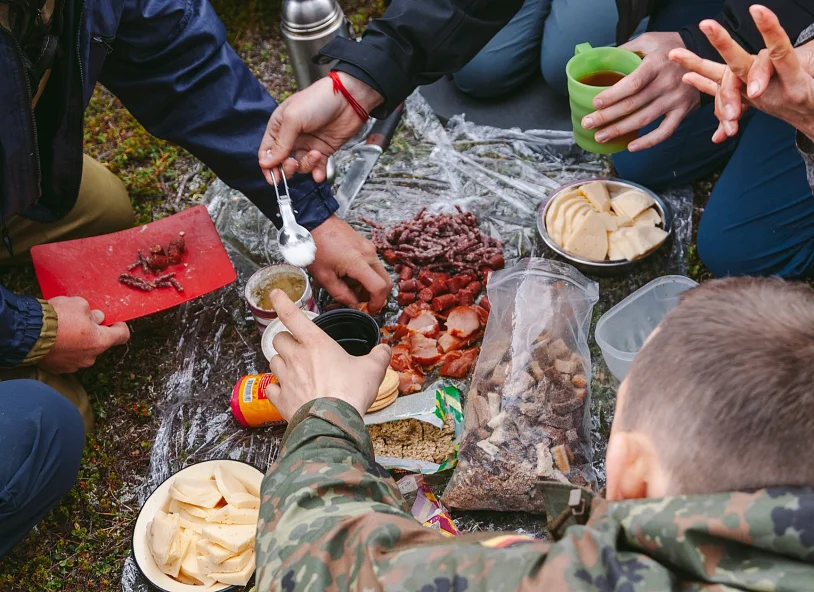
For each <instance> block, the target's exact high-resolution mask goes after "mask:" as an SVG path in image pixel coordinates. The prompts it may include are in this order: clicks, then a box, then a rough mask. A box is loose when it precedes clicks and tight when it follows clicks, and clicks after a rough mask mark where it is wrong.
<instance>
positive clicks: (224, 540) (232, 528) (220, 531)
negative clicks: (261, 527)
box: [203, 524, 257, 553]
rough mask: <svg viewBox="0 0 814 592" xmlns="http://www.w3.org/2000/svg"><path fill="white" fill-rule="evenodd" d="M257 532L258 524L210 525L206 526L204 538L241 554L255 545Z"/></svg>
mask: <svg viewBox="0 0 814 592" xmlns="http://www.w3.org/2000/svg"><path fill="white" fill-rule="evenodd" d="M256 532H257V525H256V524H230V525H225V524H210V525H207V526H204V528H203V538H205V539H208V540H210V541H212V542H213V543H217V544H218V545H220V546H221V547H225V548H226V549H229V550H230V551H232V552H234V553H240V552H241V551H243V550H244V549H248V548H249V546H250V545H252V544H254V535H255V533H256Z"/></svg>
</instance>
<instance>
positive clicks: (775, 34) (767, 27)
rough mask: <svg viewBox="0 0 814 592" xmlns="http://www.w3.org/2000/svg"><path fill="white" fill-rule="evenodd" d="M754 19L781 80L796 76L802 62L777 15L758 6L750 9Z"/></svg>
mask: <svg viewBox="0 0 814 592" xmlns="http://www.w3.org/2000/svg"><path fill="white" fill-rule="evenodd" d="M749 12H750V13H751V14H752V18H753V19H755V25H757V28H758V30H759V31H760V34H761V35H763V40H764V41H765V42H766V49H768V50H769V58H770V59H771V61H772V64H773V65H774V69H775V70H776V71H777V75H778V76H779V77H780V78H784V77H785V78H789V77H791V76H795V75H796V74H798V73H799V70H800V60H798V59H797V53H796V52H795V51H794V47H793V46H792V44H791V40H790V39H789V36H788V35H787V34H786V31H784V30H783V27H781V26H780V21H778V20H777V17H776V16H775V14H774V13H773V12H772V11H771V10H769V9H768V8H766V7H765V6H760V5H759V4H756V5H754V6H752V7H750V8H749Z"/></svg>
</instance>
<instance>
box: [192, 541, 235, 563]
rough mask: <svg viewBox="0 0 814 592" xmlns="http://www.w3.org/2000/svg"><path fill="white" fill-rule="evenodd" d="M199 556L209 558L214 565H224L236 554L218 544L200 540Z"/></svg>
mask: <svg viewBox="0 0 814 592" xmlns="http://www.w3.org/2000/svg"><path fill="white" fill-rule="evenodd" d="M197 548H198V555H203V556H204V557H207V558H208V559H209V560H210V561H211V562H212V563H223V562H224V561H226V560H227V559H229V557H233V556H234V554H235V552H234V551H230V550H229V549H227V548H226V547H221V546H220V545H218V544H217V543H213V542H212V541H208V540H206V539H200V540H199V541H198V544H197Z"/></svg>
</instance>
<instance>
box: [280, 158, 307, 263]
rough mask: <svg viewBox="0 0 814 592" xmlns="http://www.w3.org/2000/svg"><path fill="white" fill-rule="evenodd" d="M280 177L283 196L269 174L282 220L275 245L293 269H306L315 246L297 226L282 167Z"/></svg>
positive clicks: (305, 230) (302, 229) (305, 231)
mask: <svg viewBox="0 0 814 592" xmlns="http://www.w3.org/2000/svg"><path fill="white" fill-rule="evenodd" d="M280 176H281V177H282V179H283V186H284V187H285V194H284V195H280V190H279V188H278V187H277V179H275V178H274V171H272V172H271V177H272V179H273V180H274V192H275V193H276V194H277V205H278V206H279V209H280V216H281V217H282V219H283V227H282V228H281V229H280V231H279V232H278V233H277V244H278V245H279V246H280V253H281V254H282V255H283V259H285V260H286V261H287V262H288V263H290V264H291V265H294V266H295V267H308V266H309V265H311V264H312V263H313V262H314V259H315V258H316V254H317V245H316V243H315V242H314V237H313V236H311V233H310V232H308V230H307V229H305V228H303V227H302V226H300V225H299V224H297V219H296V218H295V217H294V212H293V210H292V209H291V196H290V195H289V193H288V181H286V178H285V173H284V172H283V167H280Z"/></svg>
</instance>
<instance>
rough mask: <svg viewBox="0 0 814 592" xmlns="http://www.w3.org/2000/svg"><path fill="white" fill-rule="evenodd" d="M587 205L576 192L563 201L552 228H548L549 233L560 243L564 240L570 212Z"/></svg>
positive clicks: (553, 220)
mask: <svg viewBox="0 0 814 592" xmlns="http://www.w3.org/2000/svg"><path fill="white" fill-rule="evenodd" d="M585 205H587V204H586V203H585V200H584V199H583V198H582V197H580V196H578V195H576V194H575V195H573V196H571V197H569V198H568V199H567V200H565V201H564V202H563V204H562V206H561V207H560V209H559V210H558V211H557V215H556V217H555V218H553V219H552V226H551V228H549V229H548V232H549V234H550V235H551V237H552V238H553V239H554V240H555V241H557V242H559V243H561V242H562V241H563V232H564V231H565V221H566V219H567V218H568V215H569V212H571V211H572V210H574V209H581V208H582V207H584V206H585Z"/></svg>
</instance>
